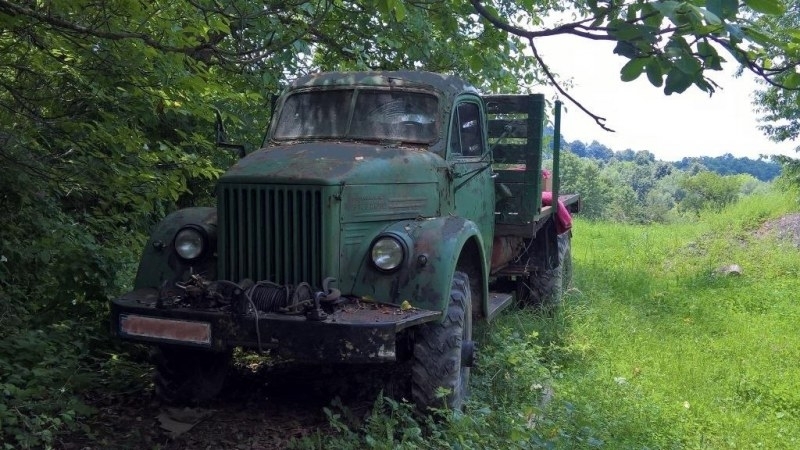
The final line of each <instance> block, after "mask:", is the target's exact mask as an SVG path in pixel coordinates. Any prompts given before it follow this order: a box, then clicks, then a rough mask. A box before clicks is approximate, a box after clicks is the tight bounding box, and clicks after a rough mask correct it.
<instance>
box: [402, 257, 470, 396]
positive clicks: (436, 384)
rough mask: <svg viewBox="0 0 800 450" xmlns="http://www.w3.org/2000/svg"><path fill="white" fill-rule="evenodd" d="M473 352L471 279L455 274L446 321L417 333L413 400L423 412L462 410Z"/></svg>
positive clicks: (412, 374) (412, 378)
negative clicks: (442, 409) (443, 408)
mask: <svg viewBox="0 0 800 450" xmlns="http://www.w3.org/2000/svg"><path fill="white" fill-rule="evenodd" d="M472 351H473V344H472V292H471V290H470V285H469V277H468V276H467V275H466V274H465V273H462V272H456V273H455V274H454V275H453V282H452V286H451V288H450V303H449V305H448V307H447V310H446V312H445V317H444V321H443V322H441V323H436V322H434V323H427V324H425V325H421V326H420V327H419V329H418V330H417V331H416V332H415V338H414V359H413V365H412V369H411V397H412V399H413V401H414V403H415V404H416V405H417V407H418V408H419V409H420V410H422V411H425V410H427V409H428V408H437V407H439V408H441V407H445V408H450V409H461V408H462V407H463V405H464V401H465V400H466V398H467V396H468V394H469V367H468V366H469V365H470V364H471V360H472ZM443 393H446V394H445V395H444V396H442V394H443Z"/></svg>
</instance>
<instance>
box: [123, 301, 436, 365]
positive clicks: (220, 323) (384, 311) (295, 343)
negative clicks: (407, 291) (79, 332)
mask: <svg viewBox="0 0 800 450" xmlns="http://www.w3.org/2000/svg"><path fill="white" fill-rule="evenodd" d="M440 317H441V312H439V311H429V310H419V309H415V308H412V309H409V310H406V311H403V310H401V308H399V307H396V306H392V305H380V304H374V303H363V302H359V301H356V300H351V301H349V302H347V303H345V304H343V305H339V306H338V307H337V308H336V310H335V311H334V312H333V313H331V314H328V315H327V317H325V319H324V320H309V319H307V318H306V317H305V316H302V315H287V314H277V313H259V314H258V316H256V315H255V314H239V313H234V312H231V311H225V310H222V309H195V308H187V307H168V308H165V307H159V302H158V290H157V289H137V290H135V291H132V292H129V293H127V294H125V295H123V296H122V297H120V298H117V299H115V300H113V301H112V303H111V332H112V334H114V335H116V336H118V337H120V338H122V339H126V340H131V341H138V342H150V343H160V344H173V345H185V346H192V347H201V348H208V349H209V350H216V351H222V350H226V349H230V348H233V347H245V348H250V349H263V350H266V349H272V350H274V351H276V352H277V354H278V355H280V356H283V357H286V358H290V359H293V360H296V361H307V362H351V363H362V362H383V361H394V360H395V359H396V356H397V355H396V346H395V343H396V340H397V335H398V334H399V333H400V332H401V331H403V330H405V329H407V328H409V327H412V326H415V325H419V324H421V323H425V322H430V321H434V320H438V319H439V318H440Z"/></svg>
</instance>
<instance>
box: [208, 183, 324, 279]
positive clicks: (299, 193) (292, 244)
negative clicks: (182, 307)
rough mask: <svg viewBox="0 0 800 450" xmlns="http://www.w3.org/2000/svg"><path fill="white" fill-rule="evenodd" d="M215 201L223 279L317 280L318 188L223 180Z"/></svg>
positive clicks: (319, 244)
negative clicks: (238, 182) (228, 182)
mask: <svg viewBox="0 0 800 450" xmlns="http://www.w3.org/2000/svg"><path fill="white" fill-rule="evenodd" d="M217 200H218V202H219V206H218V208H219V210H218V220H219V240H218V249H219V264H220V277H221V278H222V279H227V280H231V281H236V282H238V281H241V280H243V279H245V278H249V279H251V280H254V281H261V280H268V281H272V282H274V283H279V284H291V285H296V284H298V283H300V282H304V281H305V282H308V283H311V284H312V285H313V286H317V285H319V284H320V282H321V277H322V259H323V241H322V234H323V233H322V225H323V224H322V221H323V217H322V192H321V190H320V188H317V187H307V186H272V185H254V184H245V185H222V186H221V189H220V192H219V197H218V199H217Z"/></svg>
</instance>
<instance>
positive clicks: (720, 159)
mask: <svg viewBox="0 0 800 450" xmlns="http://www.w3.org/2000/svg"><path fill="white" fill-rule="evenodd" d="M694 164H700V165H702V166H704V167H706V168H707V169H708V170H711V171H713V172H716V173H718V174H720V175H736V174H740V173H748V174H750V175H752V176H754V177H756V178H758V179H759V180H761V181H771V180H772V179H774V178H775V177H777V176H778V175H780V173H781V166H780V165H778V164H777V163H774V162H770V161H764V160H762V159H750V158H747V157H743V158H736V157H734V156H733V155H731V154H730V153H726V154H724V155H722V156H715V157H711V156H700V157H695V158H683V159H682V160H680V161H677V162H675V163H674V165H675V167H677V168H678V169H681V170H689V169H690V168H691V167H692V166H693V165H694Z"/></svg>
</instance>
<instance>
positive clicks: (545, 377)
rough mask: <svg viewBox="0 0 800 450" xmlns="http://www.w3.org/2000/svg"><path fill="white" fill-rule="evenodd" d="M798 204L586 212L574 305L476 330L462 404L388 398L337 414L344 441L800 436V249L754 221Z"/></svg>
mask: <svg viewBox="0 0 800 450" xmlns="http://www.w3.org/2000/svg"><path fill="white" fill-rule="evenodd" d="M797 209H798V208H797V204H796V202H795V201H794V197H793V196H791V195H788V194H780V193H771V194H769V195H764V196H757V197H750V198H747V199H745V200H743V201H741V202H739V203H737V204H736V205H733V206H731V207H729V208H728V209H726V210H724V211H722V212H720V213H716V214H710V213H709V214H704V215H701V216H700V217H697V218H691V219H687V220H685V221H683V222H680V223H675V224H670V225H650V226H633V225H621V224H615V223H588V222H585V221H582V220H580V219H578V220H577V221H576V224H575V234H574V238H573V258H574V260H575V274H574V276H575V279H574V283H573V286H572V288H571V289H569V291H568V292H567V295H566V300H565V302H564V305H563V307H562V308H561V309H560V310H558V311H556V312H555V313H554V314H552V315H543V314H540V313H537V312H535V311H521V312H517V313H514V314H506V315H504V316H502V317H501V318H500V319H499V320H497V321H496V322H495V323H493V324H491V325H490V326H488V327H483V328H481V329H479V330H477V331H476V336H477V337H478V339H479V340H480V341H481V342H482V346H481V356H480V360H479V365H478V367H477V368H475V369H474V370H473V380H472V399H471V401H470V403H469V404H468V406H467V410H466V412H465V414H463V415H461V414H457V415H455V416H450V415H445V416H444V417H445V419H444V420H439V421H431V420H427V419H423V418H420V417H417V416H415V415H413V414H412V413H411V412H410V409H403V408H404V406H403V405H402V404H396V403H391V402H390V403H388V404H387V402H385V401H383V400H381V401H379V404H378V409H380V411H377V412H376V411H373V416H374V415H375V414H377V417H378V418H376V417H372V419H371V420H366V421H364V422H349V423H344V422H343V421H342V420H341V418H340V417H341V415H339V416H336V414H335V413H331V414H332V417H333V416H336V417H333V418H334V419H335V420H334V421H333V422H334V424H335V425H336V427H337V429H338V430H339V433H338V436H339V437H340V438H341V439H345V440H343V441H341V442H339V444H340V445H339V446H338V447H339V448H358V447H360V446H363V447H370V448H396V447H401V446H406V445H409V446H408V447H406V448H441V447H457V448H498V449H500V448H598V447H600V448H611V449H622V448H659V449H661V448H708V449H717V448H798V447H800V304H798V303H799V301H800V277H798V275H799V274H800V252H799V251H798V249H796V248H794V247H793V246H792V245H791V244H790V243H786V242H780V241H777V240H775V239H772V238H770V237H769V236H761V235H759V234H758V233H757V230H758V228H759V226H760V225H761V224H762V223H763V222H764V221H765V220H768V219H770V218H774V217H778V216H781V215H783V214H786V213H788V212H790V211H793V210H797ZM732 264H737V265H738V266H740V267H741V275H738V276H737V275H724V274H722V273H720V271H719V270H718V269H719V268H721V267H724V266H728V265H732ZM387 405H388V409H387ZM381 417H384V418H386V417H388V418H391V420H385V419H380V418H381ZM387 423H390V424H392V426H393V427H394V428H393V429H392V430H387V429H386V428H385V426H386V424H387ZM409 428H410V429H413V430H415V431H414V432H412V433H410V434H409V433H407V432H405V433H404V432H403V430H407V429H409ZM343 430H347V431H349V433H343ZM417 430H420V431H419V432H417ZM332 439H333V440H332ZM335 439H336V437H335V436H334V437H333V438H330V437H329V438H326V439H325V444H326V445H327V446H328V447H329V448H333V447H334V446H336V444H337V442H336V441H335ZM297 444H298V447H301V448H312V447H316V448H320V447H319V446H317V445H314V443H313V442H312V440H306V441H304V442H298V443H297Z"/></svg>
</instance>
